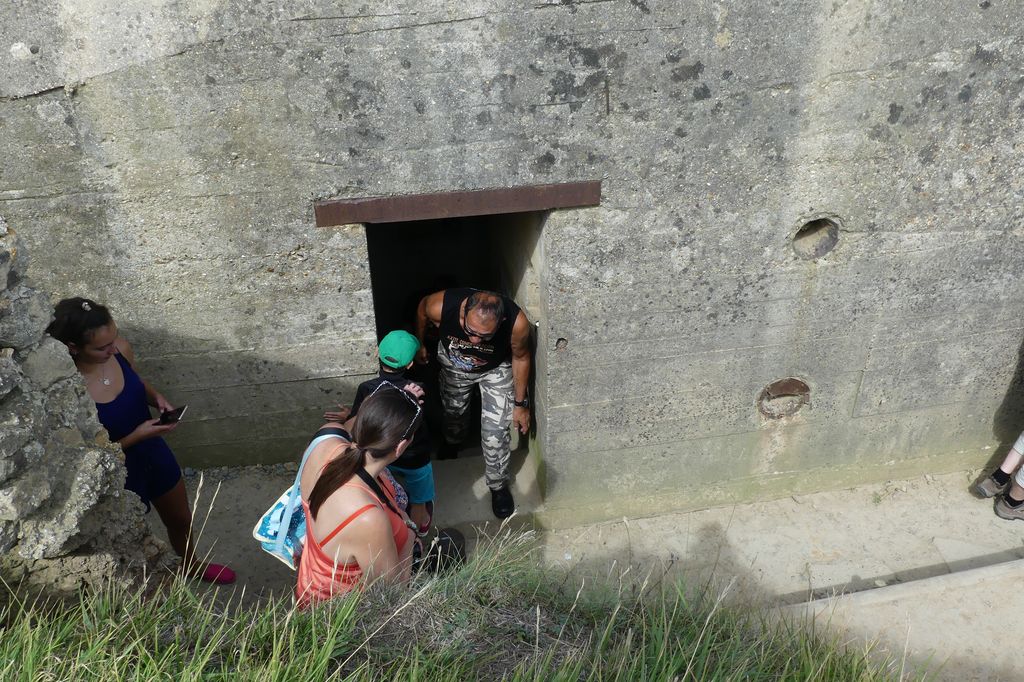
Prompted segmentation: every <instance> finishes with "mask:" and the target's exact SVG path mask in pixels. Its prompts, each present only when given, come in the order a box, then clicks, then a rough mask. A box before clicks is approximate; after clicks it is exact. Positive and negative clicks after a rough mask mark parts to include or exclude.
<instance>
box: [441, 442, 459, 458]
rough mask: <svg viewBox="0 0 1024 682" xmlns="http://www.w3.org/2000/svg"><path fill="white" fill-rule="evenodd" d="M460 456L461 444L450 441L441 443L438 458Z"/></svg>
mask: <svg viewBox="0 0 1024 682" xmlns="http://www.w3.org/2000/svg"><path fill="white" fill-rule="evenodd" d="M458 456H459V446H458V444H457V443H449V442H448V441H442V442H441V445H440V446H439V447H438V448H437V458H438V459H455V458H456V457H458Z"/></svg>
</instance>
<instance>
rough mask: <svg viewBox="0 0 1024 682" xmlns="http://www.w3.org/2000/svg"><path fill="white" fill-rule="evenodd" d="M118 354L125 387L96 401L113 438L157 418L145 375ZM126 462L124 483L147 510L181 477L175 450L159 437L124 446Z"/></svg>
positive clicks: (103, 422) (100, 417)
mask: <svg viewBox="0 0 1024 682" xmlns="http://www.w3.org/2000/svg"><path fill="white" fill-rule="evenodd" d="M114 357H116V358H117V364H119V365H120V366H121V373H122V374H124V388H123V389H121V392H120V393H118V394H117V397H116V398H114V399H113V400H111V401H110V402H109V403H96V411H97V413H98V416H99V420H100V424H103V426H104V428H106V429H107V434H109V436H110V440H112V441H116V440H120V439H122V438H124V437H125V436H127V435H128V434H129V433H131V432H132V431H134V430H135V428H136V427H137V426H138V425H139V424H141V423H142V422H144V421H147V420H150V419H152V418H153V417H152V416H151V415H150V413H149V405H148V404H147V403H146V387H145V386H144V385H143V384H142V379H140V378H139V375H138V374H136V373H135V370H134V369H132V366H131V365H130V364H129V363H128V361H127V360H125V359H124V358H123V357H121V354H120V353H117V354H116V355H115V356H114ZM124 465H125V468H126V469H127V470H128V476H127V479H126V480H125V484H124V487H125V488H126V489H128V490H131V491H132V492H133V493H135V494H137V495H138V496H139V497H141V498H142V502H143V504H145V505H146V511H147V512H148V511H149V509H150V502H151V501H152V500H155V499H156V498H158V497H160V496H161V495H163V494H165V493H167V492H170V490H171V488H173V487H174V486H175V485H177V483H178V481H179V480H180V479H181V467H179V466H178V461H177V460H176V459H175V458H174V453H173V452H172V451H171V448H170V446H168V445H167V442H166V441H165V440H164V439H163V438H159V437H157V438H148V439H146V440H144V441H141V442H139V443H136V444H135V445H132V446H131V447H127V448H124Z"/></svg>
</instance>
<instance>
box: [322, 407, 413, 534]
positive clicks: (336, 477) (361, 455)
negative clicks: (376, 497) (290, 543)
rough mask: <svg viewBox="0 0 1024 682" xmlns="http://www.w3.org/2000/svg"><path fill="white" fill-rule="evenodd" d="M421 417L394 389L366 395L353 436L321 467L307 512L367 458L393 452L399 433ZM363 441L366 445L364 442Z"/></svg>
mask: <svg viewBox="0 0 1024 682" xmlns="http://www.w3.org/2000/svg"><path fill="white" fill-rule="evenodd" d="M420 417H421V415H420V414H419V410H417V409H416V404H415V403H414V402H412V400H410V398H409V397H408V396H406V395H404V394H403V393H401V392H400V391H399V390H397V389H390V390H381V391H377V392H376V393H374V394H373V395H371V396H370V397H369V398H367V399H366V400H365V401H364V402H363V405H362V407H361V408H360V409H359V414H358V416H357V417H356V425H355V428H354V429H353V435H354V436H355V439H354V440H353V442H351V443H345V444H344V445H342V446H341V448H342V449H343V450H344V451H343V452H341V453H339V454H338V455H337V456H336V457H335V458H333V459H332V460H331V461H330V462H329V463H328V464H327V466H325V467H324V469H323V471H322V472H321V473H320V476H319V477H318V478H317V479H316V484H314V485H313V491H312V492H311V493H310V494H309V513H310V515H311V516H312V517H313V518H314V519H316V515H317V512H319V511H320V507H322V506H323V504H324V502H325V501H326V500H327V498H328V497H330V496H331V495H333V494H334V492H335V491H336V490H337V489H338V488H340V487H341V486H343V485H345V484H346V483H347V482H348V480H349V479H350V478H352V477H353V476H355V474H356V472H357V471H359V470H360V469H362V468H363V467H365V466H366V462H367V458H369V459H383V458H385V457H387V456H388V455H389V454H391V453H393V452H394V451H395V448H396V447H398V443H399V442H401V440H402V436H403V435H405V434H406V433H413V432H415V430H416V429H415V428H414V427H416V426H417V425H418V424H417V420H418V419H419V418H420ZM364 444H365V445H364Z"/></svg>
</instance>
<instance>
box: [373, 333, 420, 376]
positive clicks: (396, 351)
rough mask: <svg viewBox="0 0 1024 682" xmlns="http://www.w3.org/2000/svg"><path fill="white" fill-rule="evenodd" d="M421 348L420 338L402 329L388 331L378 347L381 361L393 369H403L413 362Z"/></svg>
mask: <svg viewBox="0 0 1024 682" xmlns="http://www.w3.org/2000/svg"><path fill="white" fill-rule="evenodd" d="M419 349H420V340H419V339H417V338H416V337H415V336H413V335H412V334H410V333H409V332H406V331H402V330H401V329H396V330H395V331H393V332H388V333H387V336H385V337H384V338H383V339H381V340H380V345H379V346H378V347H377V350H378V351H379V355H380V361H381V362H383V363H384V364H385V365H387V366H388V367H391V368H393V369H403V368H404V367H405V366H406V365H408V364H409V363H410V362H412V359H413V358H414V357H416V351H418V350H419Z"/></svg>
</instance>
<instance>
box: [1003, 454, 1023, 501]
mask: <svg viewBox="0 0 1024 682" xmlns="http://www.w3.org/2000/svg"><path fill="white" fill-rule="evenodd" d="M1021 459H1024V455H1022V454H1021V453H1019V452H1017V449H1016V448H1011V450H1010V451H1009V452H1007V453H1006V457H1004V458H1003V463H1002V464H1000V465H999V470H1000V471H1002V472H1003V473H1006V474H1012V473H1013V472H1014V471H1016V470H1017V467H1019V466H1020V461H1021ZM1015 485H1016V484H1015ZM1015 497H1016V496H1015ZM1017 499H1018V500H1019V499H1020V498H1019V497H1017Z"/></svg>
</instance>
